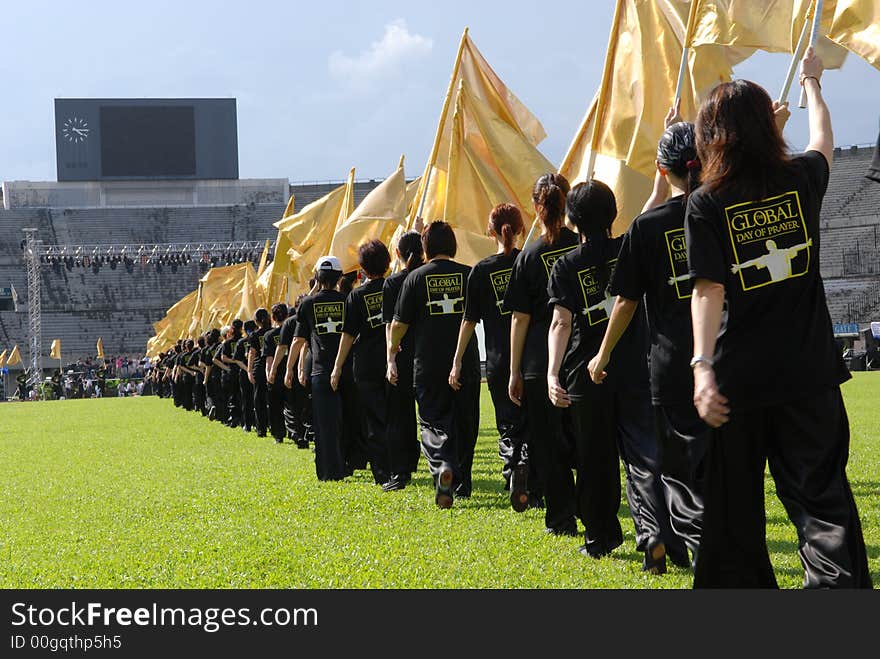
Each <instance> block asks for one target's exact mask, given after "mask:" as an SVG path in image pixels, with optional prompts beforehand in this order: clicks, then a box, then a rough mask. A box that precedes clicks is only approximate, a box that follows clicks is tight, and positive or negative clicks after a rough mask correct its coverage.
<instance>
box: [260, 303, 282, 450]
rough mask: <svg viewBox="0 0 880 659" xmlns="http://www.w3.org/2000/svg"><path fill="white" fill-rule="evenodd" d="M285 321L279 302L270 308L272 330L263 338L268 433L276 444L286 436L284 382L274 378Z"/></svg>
mask: <svg viewBox="0 0 880 659" xmlns="http://www.w3.org/2000/svg"><path fill="white" fill-rule="evenodd" d="M285 320H287V305H286V304H284V302H279V303H278V304H276V305H274V306H273V307H272V329H270V330H269V331H268V332H266V335H265V336H264V337H263V360H264V361H265V363H266V366H265V368H266V374H265V375H266V385H267V389H268V394H269V395H268V397H267V407H268V409H269V432H270V434H271V435H272V437H274V438H275V443H276V444H283V443H284V437H285V435H286V434H287V426H286V425H285V424H284V395H285V388H284V382H282V379H281V378H276V374H277V369H278V366H279V365H278V364H275V354H276V352H277V349H278V346H279V344H280V342H281V325H282V323H284V321H285Z"/></svg>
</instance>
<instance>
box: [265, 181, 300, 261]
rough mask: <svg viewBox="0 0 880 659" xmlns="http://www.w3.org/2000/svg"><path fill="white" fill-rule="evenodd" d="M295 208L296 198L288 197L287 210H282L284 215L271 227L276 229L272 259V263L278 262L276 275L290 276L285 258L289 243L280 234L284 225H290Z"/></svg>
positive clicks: (286, 258) (286, 257)
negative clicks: (276, 234) (276, 235)
mask: <svg viewBox="0 0 880 659" xmlns="http://www.w3.org/2000/svg"><path fill="white" fill-rule="evenodd" d="M295 206H296V197H295V195H290V199H288V200H287V208H285V209H284V214H283V215H282V216H281V219H280V220H278V221H277V222H275V223H274V224H273V225H272V226H274V227H275V228H276V229H278V237H277V238H276V239H275V252H274V254H273V257H272V258H273V260H274V261H280V263H279V264H278V266H277V269H276V271H275V272H276V274H279V275H288V274H290V269H289V268H290V259H289V258H288V256H287V250H289V249H290V241H289V240H288V239H287V237H286V236H285V235H284V234H283V233H282V228H283V227H284V226H285V224H290V223H291V218H292V217H293V216H294V215H295V212H294V208H295ZM260 274H262V273H260Z"/></svg>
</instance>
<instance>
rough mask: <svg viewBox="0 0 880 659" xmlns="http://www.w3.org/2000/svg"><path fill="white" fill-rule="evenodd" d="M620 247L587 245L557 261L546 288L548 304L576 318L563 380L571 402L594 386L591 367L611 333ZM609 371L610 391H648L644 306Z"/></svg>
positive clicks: (612, 242)
mask: <svg viewBox="0 0 880 659" xmlns="http://www.w3.org/2000/svg"><path fill="white" fill-rule="evenodd" d="M620 243H621V240H620V239H619V238H616V239H614V240H610V241H608V242H606V243H605V244H604V245H601V246H595V245H593V244H592V243H590V242H585V243H584V244H582V245H581V246H580V247H578V248H577V249H575V250H572V251H571V252H569V253H568V254H566V255H565V256H563V257H562V258H560V259H558V260H557V261H556V264H555V265H554V266H553V270H552V272H551V274H550V281H549V282H548V284H547V294H548V296H549V299H550V304H553V305H559V306H561V307H564V308H565V309H568V310H569V311H570V312H571V315H572V332H571V339H570V340H569V343H568V348H567V350H566V352H565V358H564V360H563V363H562V373H561V374H560V375H561V377H562V379H563V381H564V382H565V387H566V389H567V390H568V393H569V394H570V395H571V397H572V399H573V400H577V399H578V398H579V397H580V396H582V395H583V393H584V388H585V387H587V386H589V384H590V383H589V382H588V381H589V379H590V375H589V373H588V372H587V364H588V363H589V362H590V360H591V359H592V358H593V357H594V356H595V355H596V353H597V352H599V346H600V345H602V338H603V337H604V336H605V330H606V329H607V328H608V318H609V316H610V314H611V310H612V308H613V307H614V298H613V297H612V296H611V295H610V294H609V293H608V290H607V288H608V282H609V281H610V279H611V276H612V271H613V268H614V264H615V261H616V259H617V253H618V251H619V250H620ZM606 371H607V372H608V378H607V380H606V386H608V387H614V388H616V389H647V387H648V342H647V331H646V327H645V311H644V308H643V307H642V306H641V305H640V306H639V308H638V309H637V310H636V313H635V315H634V316H633V320H632V322H631V323H630V326H629V327H628V328H627V330H626V332H624V334H623V336H622V337H621V338H620V342H619V343H618V345H617V347H616V348H615V350H614V352H613V353H612V356H611V360H610V362H609V363H608V367H607V368H606Z"/></svg>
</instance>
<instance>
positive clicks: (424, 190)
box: [406, 27, 470, 231]
mask: <svg viewBox="0 0 880 659" xmlns="http://www.w3.org/2000/svg"><path fill="white" fill-rule="evenodd" d="M469 30H470V28H467V27H466V28H465V29H464V33H463V34H462V35H461V41H460V42H459V44H458V53H457V54H456V56H455V64H454V65H453V66H452V77H450V79H449V88H448V89H447V90H446V98H445V99H444V100H443V109H442V110H441V111H440V121H439V122H438V123H437V134H436V135H435V136H434V146H433V147H432V148H431V155H430V156H429V157H428V166H427V167H425V174H424V176H422V185H421V186H420V187H421V188H422V194H421V198H420V199H419V207H418V210H417V211H416V213H415V215H412V216H410V218H409V220H408V221H407V224H406V229H407V231H409V228H410V227H411V226H412V225H413V222H414V221H415V218H417V217H421V215H422V212H423V211H424V210H425V201H426V200H427V192H428V185H429V184H430V183H431V170H432V169H434V163H435V162H436V161H437V153H438V152H439V151H440V140H441V138H442V137H443V125H444V124H445V123H446V116H447V115H448V114H449V104H450V103H451V102H452V94H453V91H454V90H455V79H456V78H457V77H458V71H459V69H460V68H461V56H462V54H463V53H464V46H465V44H466V43H467V39H468V31H469Z"/></svg>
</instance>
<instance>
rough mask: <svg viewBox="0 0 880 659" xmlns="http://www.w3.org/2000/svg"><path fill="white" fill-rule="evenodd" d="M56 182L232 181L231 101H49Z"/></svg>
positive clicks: (234, 131)
mask: <svg viewBox="0 0 880 659" xmlns="http://www.w3.org/2000/svg"><path fill="white" fill-rule="evenodd" d="M55 153H56V159H57V167H58V180H59V181H124V180H143V179H204V180H211V179H237V178H238V119H237V114H236V102H235V99H234V98H194V99H193V98H190V99H187V98H165V99H162V98H139V99H138V98H130V99H127V98H112V99H107V98H105V99H100V98H57V99H55Z"/></svg>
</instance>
